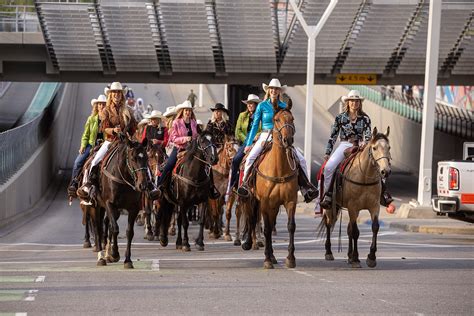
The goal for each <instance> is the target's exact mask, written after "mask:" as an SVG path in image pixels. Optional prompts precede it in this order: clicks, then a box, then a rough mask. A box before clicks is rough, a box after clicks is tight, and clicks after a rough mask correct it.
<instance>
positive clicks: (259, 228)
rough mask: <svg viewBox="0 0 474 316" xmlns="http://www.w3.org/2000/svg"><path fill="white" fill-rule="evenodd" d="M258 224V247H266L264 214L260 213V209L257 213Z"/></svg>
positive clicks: (256, 229)
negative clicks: (263, 226) (263, 233)
mask: <svg viewBox="0 0 474 316" xmlns="http://www.w3.org/2000/svg"><path fill="white" fill-rule="evenodd" d="M257 216H258V217H257V226H256V228H255V231H256V234H257V246H258V247H265V244H264V243H263V240H262V231H263V229H262V214H261V213H260V209H259V210H258V214H257Z"/></svg>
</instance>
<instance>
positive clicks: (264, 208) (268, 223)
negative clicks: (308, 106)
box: [242, 108, 299, 269]
mask: <svg viewBox="0 0 474 316" xmlns="http://www.w3.org/2000/svg"><path fill="white" fill-rule="evenodd" d="M293 121H294V118H293V115H292V114H291V111H290V109H288V108H287V109H281V110H279V111H277V112H276V113H275V115H274V117H273V123H274V127H273V131H272V138H273V144H272V147H271V149H270V150H269V151H268V152H267V153H265V154H264V157H263V158H262V160H261V163H260V164H259V165H257V166H256V167H255V168H256V173H257V175H256V183H255V189H254V195H255V198H256V200H257V203H256V207H254V208H253V211H252V214H251V216H250V217H249V218H250V220H247V224H246V225H248V224H250V225H251V230H253V231H255V229H254V227H255V224H256V222H257V219H258V213H259V212H260V214H261V215H262V217H263V222H264V235H265V261H264V268H266V269H273V264H274V263H276V259H275V256H274V255H273V247H272V231H273V228H274V226H275V223H276V217H277V215H278V211H279V208H280V205H284V206H285V208H286V212H287V214H288V232H289V235H290V241H289V245H288V256H287V258H286V266H287V267H288V268H294V267H295V266H296V261H295V255H294V252H295V245H294V241H295V229H296V223H295V211H296V203H297V200H298V196H297V193H298V189H299V187H298V165H297V164H298V163H299V161H298V158H297V157H296V154H295V153H294V150H295V149H294V148H293V146H292V145H293V140H294V139H293V137H294V134H295V125H294V123H293ZM257 208H258V209H257ZM251 235H252V234H247V238H246V240H245V242H244V243H243V244H242V248H244V249H249V248H250V243H251V242H252V240H251V238H250V237H251Z"/></svg>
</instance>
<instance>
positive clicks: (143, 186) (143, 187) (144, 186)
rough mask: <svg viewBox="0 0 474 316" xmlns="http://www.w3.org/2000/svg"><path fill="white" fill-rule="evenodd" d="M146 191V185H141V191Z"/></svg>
mask: <svg viewBox="0 0 474 316" xmlns="http://www.w3.org/2000/svg"><path fill="white" fill-rule="evenodd" d="M145 190H146V183H144V182H143V183H140V191H145Z"/></svg>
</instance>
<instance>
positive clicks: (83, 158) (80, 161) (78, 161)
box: [72, 145, 92, 179]
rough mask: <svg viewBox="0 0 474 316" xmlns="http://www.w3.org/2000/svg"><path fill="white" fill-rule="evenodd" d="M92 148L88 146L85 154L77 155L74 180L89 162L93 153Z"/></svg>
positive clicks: (73, 173)
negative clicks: (90, 154) (88, 158)
mask: <svg viewBox="0 0 474 316" xmlns="http://www.w3.org/2000/svg"><path fill="white" fill-rule="evenodd" d="M91 149H92V146H91V145H87V146H86V148H85V149H84V152H83V153H82V154H79V155H77V157H76V160H75V161H74V166H73V167H72V178H73V179H75V178H76V177H77V175H78V174H79V171H80V170H81V169H82V166H84V163H85V162H86V160H87V157H89V153H90V152H91Z"/></svg>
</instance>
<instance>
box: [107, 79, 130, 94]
mask: <svg viewBox="0 0 474 316" xmlns="http://www.w3.org/2000/svg"><path fill="white" fill-rule="evenodd" d="M110 91H122V93H123V95H126V94H127V91H128V88H127V87H125V88H123V87H122V84H121V83H120V82H117V81H115V82H112V84H111V85H110V86H107V87H105V88H104V94H105V95H107V94H109V92H110Z"/></svg>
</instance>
